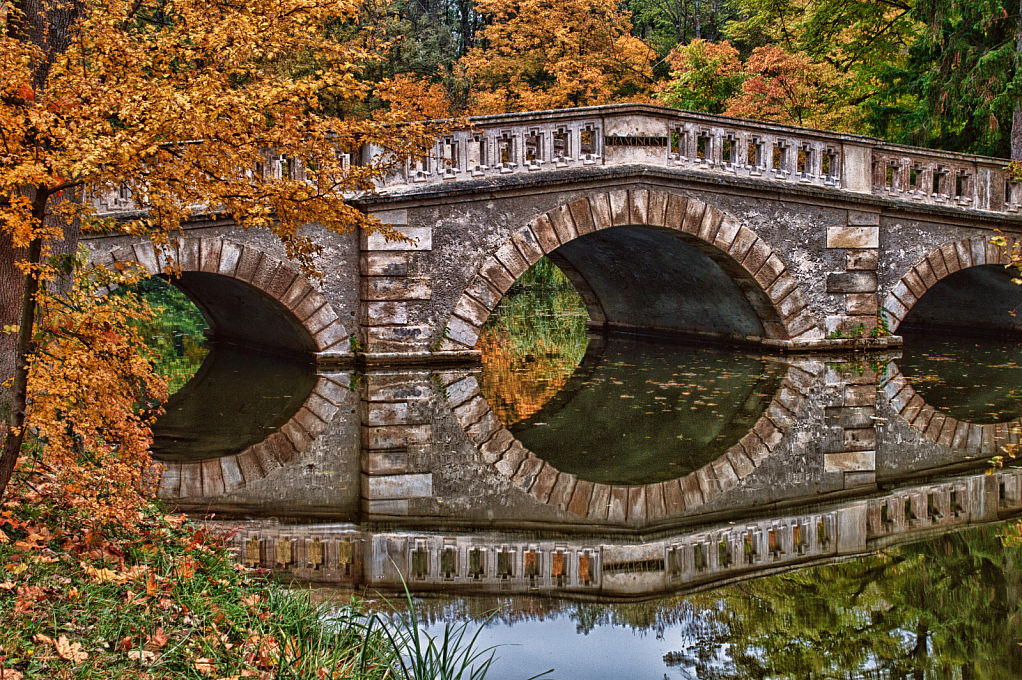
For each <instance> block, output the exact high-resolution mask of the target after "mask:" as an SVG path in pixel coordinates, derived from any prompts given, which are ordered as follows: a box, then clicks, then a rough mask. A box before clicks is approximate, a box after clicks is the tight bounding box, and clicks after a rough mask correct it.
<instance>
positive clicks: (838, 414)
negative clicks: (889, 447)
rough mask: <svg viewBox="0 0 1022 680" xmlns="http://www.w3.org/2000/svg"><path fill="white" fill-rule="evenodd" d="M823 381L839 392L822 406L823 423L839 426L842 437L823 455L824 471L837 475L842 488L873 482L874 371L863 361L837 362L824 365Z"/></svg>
mask: <svg viewBox="0 0 1022 680" xmlns="http://www.w3.org/2000/svg"><path fill="white" fill-rule="evenodd" d="M827 383H828V386H830V387H831V389H837V390H838V391H839V393H840V394H839V396H838V399H837V400H836V402H835V403H834V404H833V405H831V406H828V407H827V409H826V418H827V425H828V426H830V427H840V428H841V430H842V432H843V436H842V438H841V439H840V440H839V441H838V442H837V443H836V446H833V447H832V450H831V451H830V452H828V453H825V454H824V456H823V470H824V473H825V474H830V473H837V474H841V475H842V476H843V478H844V488H846V489H851V488H856V487H861V486H866V485H872V484H876V442H877V435H876V424H877V420H876V418H877V409H876V403H877V375H876V372H875V371H874V370H873V369H872V368H869V367H868V366H866V365H863V364H838V365H837V367H833V366H831V367H828V368H827Z"/></svg>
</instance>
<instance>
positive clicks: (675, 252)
mask: <svg viewBox="0 0 1022 680" xmlns="http://www.w3.org/2000/svg"><path fill="white" fill-rule="evenodd" d="M551 259H552V260H553V261H554V262H555V263H557V264H558V265H559V266H560V267H561V268H562V270H564V271H565V273H566V274H567V275H568V277H569V278H570V279H571V280H572V282H573V283H575V285H576V287H578V288H579V292H580V293H581V294H582V297H583V299H585V300H586V303H587V307H588V308H589V312H590V316H591V317H592V318H593V321H596V322H605V323H606V324H607V325H608V327H609V329H610V330H624V331H634V332H638V333H646V334H651V335H662V334H668V335H669V334H685V333H699V334H713V335H716V336H721V337H723V338H728V339H744V338H749V337H753V336H756V337H762V336H764V335H765V332H764V325H763V319H769V318H770V315H771V310H772V307H770V305H769V302H768V301H767V300H766V296H765V295H763V293H762V292H761V291H759V290H758V289H757V288H756V286H755V284H754V283H753V282H752V281H750V280H747V279H743V278H741V276H742V275H741V273H740V272H738V271H737V269H738V268H737V265H736V264H735V263H734V262H733V261H731V260H730V258H729V257H728V256H726V255H724V254H723V253H721V252H719V251H718V250H717V249H715V248H713V247H712V246H710V245H709V244H705V243H703V242H702V241H699V240H698V239H695V238H694V237H692V236H690V235H688V234H683V233H680V232H677V231H673V230H661V229H655V228H649V227H635V226H626V227H613V228H611V229H604V230H601V231H598V232H594V233H591V234H587V235H585V236H581V237H579V238H576V239H574V240H572V241H569V242H568V243H565V244H564V245H562V246H560V247H559V248H557V250H555V251H554V252H553V253H551ZM745 276H747V274H745ZM600 316H602V317H603V318H600Z"/></svg>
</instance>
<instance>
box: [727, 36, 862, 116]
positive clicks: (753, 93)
mask: <svg viewBox="0 0 1022 680" xmlns="http://www.w3.org/2000/svg"><path fill="white" fill-rule="evenodd" d="M745 73H746V79H745V81H744V82H743V83H742V91H741V93H740V94H738V95H737V96H735V97H733V98H732V99H730V100H729V101H728V102H727V109H726V111H725V113H726V114H727V115H729V116H740V117H743V118H756V119H757V120H771V121H776V122H779V123H788V124H792V125H803V126H806V127H813V128H820V129H824V130H841V131H846V132H851V131H854V130H855V126H856V123H857V117H858V114H857V109H856V107H855V106H853V105H850V104H848V103H847V98H845V97H843V96H842V88H844V87H846V86H848V85H849V84H850V82H851V78H852V76H850V75H848V74H844V73H841V72H840V71H838V70H837V69H836V68H834V67H833V66H832V65H830V64H828V63H826V62H817V61H812V60H811V59H810V58H809V57H808V56H806V54H805V53H802V52H800V53H798V54H789V53H788V52H785V51H784V50H783V49H782V48H780V47H777V46H774V45H768V46H764V47H757V48H756V49H755V50H753V52H752V54H751V55H750V56H749V59H748V61H746V62H745Z"/></svg>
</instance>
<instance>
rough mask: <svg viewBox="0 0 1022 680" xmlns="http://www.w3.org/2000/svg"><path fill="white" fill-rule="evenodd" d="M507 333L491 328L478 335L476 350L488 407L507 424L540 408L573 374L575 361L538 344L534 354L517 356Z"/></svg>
mask: <svg viewBox="0 0 1022 680" xmlns="http://www.w3.org/2000/svg"><path fill="white" fill-rule="evenodd" d="M507 340H508V338H507V333H506V331H505V332H501V331H497V330H493V329H490V330H488V331H485V332H484V333H483V334H482V335H480V336H479V341H478V342H477V343H476V349H478V350H480V351H481V352H482V354H483V356H482V363H483V371H482V374H481V377H480V389H481V390H482V392H483V396H484V397H486V401H487V402H488V403H489V404H490V408H492V409H493V411H494V413H496V414H497V418H499V419H500V422H502V423H504V425H506V426H508V427H510V426H511V425H514V424H515V423H517V422H519V421H522V420H525V419H526V418H528V417H529V416H531V415H532V414H534V413H536V412H537V411H539V410H540V409H541V408H543V405H544V404H545V403H547V402H548V401H550V399H551V398H553V397H554V395H556V394H557V393H558V392H559V391H560V390H561V388H562V387H564V384H565V383H566V382H568V379H569V378H571V376H572V375H573V374H574V373H575V369H576V368H577V364H576V362H575V361H573V360H571V359H570V358H565V357H563V356H561V354H560V353H559V352H557V351H556V348H550V350H551V351H550V353H549V354H547V353H544V352H542V349H543V348H542V347H541V346H540V347H537V348H536V349H537V350H538V352H537V354H535V355H530V356H519V355H516V354H515V353H513V352H511V351H509V350H508V342H507Z"/></svg>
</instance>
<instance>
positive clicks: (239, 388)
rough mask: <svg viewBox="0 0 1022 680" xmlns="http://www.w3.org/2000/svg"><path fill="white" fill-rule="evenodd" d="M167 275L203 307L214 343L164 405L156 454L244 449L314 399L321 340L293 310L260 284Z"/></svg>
mask: <svg viewBox="0 0 1022 680" xmlns="http://www.w3.org/2000/svg"><path fill="white" fill-rule="evenodd" d="M164 278H167V277H164ZM168 280H169V282H170V283H172V284H173V285H174V286H176V287H177V288H179V289H180V290H181V291H182V292H184V294H185V295H187V296H188V298H189V299H190V300H191V301H192V302H193V303H195V306H196V307H198V308H199V311H201V312H202V315H203V316H204V317H205V319H206V322H207V324H208V325H209V331H208V334H209V335H210V336H211V337H210V338H209V339H210V340H211V343H210V344H211V347H212V349H211V351H210V352H209V354H208V355H206V358H205V360H204V361H203V363H202V366H201V367H200V368H199V370H198V371H197V372H196V373H195V376H194V377H193V378H192V379H191V380H189V381H188V382H187V383H186V384H185V385H184V387H182V388H181V389H180V390H178V391H177V392H175V393H174V394H173V395H172V396H171V398H170V400H169V401H168V402H167V403H166V404H165V405H164V413H163V414H162V415H161V416H159V417H158V418H157V421H156V423H155V424H154V426H153V437H154V441H153V447H152V450H153V456H154V457H155V458H157V459H160V460H168V461H170V460H180V461H196V460H206V459H210V458H216V457H219V456H226V455H230V454H233V453H238V452H240V451H244V450H245V449H247V448H248V447H250V446H252V445H254V444H257V443H259V442H260V441H262V440H264V439H265V438H266V437H267V436H269V435H270V434H272V433H273V432H276V431H277V430H278V429H279V428H280V427H281V426H283V425H284V423H286V422H287V421H288V420H290V419H291V417H292V416H294V414H295V413H296V412H297V411H298V409H300V408H301V406H302V404H303V403H305V400H306V399H308V397H309V395H310V394H311V392H312V389H313V387H314V386H315V383H316V375H315V371H314V370H313V368H312V364H311V362H310V361H309V353H310V352H313V351H315V349H316V346H315V344H314V342H313V340H312V338H311V337H310V335H309V333H308V331H306V330H305V328H304V327H303V326H302V325H301V324H300V323H299V322H298V320H297V319H296V318H295V317H294V315H293V314H292V313H291V312H290V311H289V310H287V309H286V308H285V307H284V306H283V305H282V304H281V303H280V302H278V301H277V300H276V299H275V298H273V297H271V296H270V295H268V294H267V293H265V292H263V291H262V290H260V289H258V288H256V287H255V286H252V285H249V284H247V283H244V282H241V281H238V280H236V279H233V278H230V277H227V276H222V275H219V274H210V273H206V272H183V273H182V274H181V275H180V276H179V277H171V278H169V279H168Z"/></svg>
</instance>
